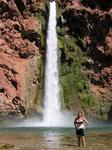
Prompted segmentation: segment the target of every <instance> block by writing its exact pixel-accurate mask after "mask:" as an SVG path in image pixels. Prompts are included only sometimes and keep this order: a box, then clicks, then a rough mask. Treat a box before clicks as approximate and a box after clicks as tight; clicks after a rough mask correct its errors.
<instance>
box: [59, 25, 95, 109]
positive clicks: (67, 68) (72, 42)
mask: <svg viewBox="0 0 112 150" xmlns="http://www.w3.org/2000/svg"><path fill="white" fill-rule="evenodd" d="M82 42H83V41H82ZM76 43H77V40H76V39H75V38H73V37H72V36H70V35H69V36H68V35H67V34H66V28H64V27H63V28H62V29H61V28H60V27H58V47H59V55H60V81H61V86H62V91H63V92H62V93H63V97H64V98H63V99H64V107H66V108H68V109H72V108H73V109H74V108H75V107H76V105H80V106H81V107H88V106H89V107H90V106H92V105H93V99H92V96H91V93H90V90H89V85H88V84H87V83H86V80H85V77H84V75H83V73H82V71H81V69H82V63H83V62H84V58H85V55H86V54H85V52H83V51H82V50H81V48H80V47H79V46H78V45H77V44H76Z"/></svg>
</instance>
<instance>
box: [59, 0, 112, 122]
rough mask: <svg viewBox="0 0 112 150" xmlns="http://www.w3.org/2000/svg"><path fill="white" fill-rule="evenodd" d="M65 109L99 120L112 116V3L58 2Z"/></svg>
mask: <svg viewBox="0 0 112 150" xmlns="http://www.w3.org/2000/svg"><path fill="white" fill-rule="evenodd" d="M57 9H58V12H59V13H58V25H57V30H58V37H59V49H60V78H61V84H62V95H63V96H62V97H64V100H63V101H64V102H63V103H64V107H68V109H71V110H77V108H78V109H83V110H84V111H85V112H87V113H88V112H89V113H90V114H91V115H92V116H94V117H95V118H98V119H104V120H108V119H109V120H111V118H112V117H111V116H112V2H111V1H103V2H102V0H64V1H61V0H60V1H58V8H57Z"/></svg>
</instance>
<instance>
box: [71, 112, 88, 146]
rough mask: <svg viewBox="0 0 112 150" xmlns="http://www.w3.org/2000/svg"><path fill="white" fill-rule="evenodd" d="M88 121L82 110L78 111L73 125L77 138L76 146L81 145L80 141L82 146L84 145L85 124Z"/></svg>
mask: <svg viewBox="0 0 112 150" xmlns="http://www.w3.org/2000/svg"><path fill="white" fill-rule="evenodd" d="M88 123H89V122H88V121H87V120H86V119H85V117H84V114H83V112H81V111H79V112H78V115H77V117H76V118H75V120H74V125H75V128H76V134H77V138H78V146H81V143H82V144H83V146H85V145H86V143H85V133H84V132H85V131H84V130H85V126H87V125H88Z"/></svg>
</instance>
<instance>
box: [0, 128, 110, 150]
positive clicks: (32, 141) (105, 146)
mask: <svg viewBox="0 0 112 150" xmlns="http://www.w3.org/2000/svg"><path fill="white" fill-rule="evenodd" d="M86 141H87V145H86V147H85V148H79V147H78V146H77V138H76V135H75V129H74V128H0V149H1V148H2V147H3V146H5V145H7V144H9V148H8V149H11V150H80V149H84V150H112V127H105V128H89V129H87V130H86ZM11 146H12V147H11ZM2 149H3V148H2ZM4 149H6V147H5V148H4Z"/></svg>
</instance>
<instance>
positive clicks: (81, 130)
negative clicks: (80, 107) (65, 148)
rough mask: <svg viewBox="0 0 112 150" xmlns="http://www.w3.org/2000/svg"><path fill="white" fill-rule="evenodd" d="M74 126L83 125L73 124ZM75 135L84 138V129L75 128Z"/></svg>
mask: <svg viewBox="0 0 112 150" xmlns="http://www.w3.org/2000/svg"><path fill="white" fill-rule="evenodd" d="M75 124H83V122H75ZM76 134H77V135H80V136H85V133H84V129H78V128H76Z"/></svg>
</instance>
